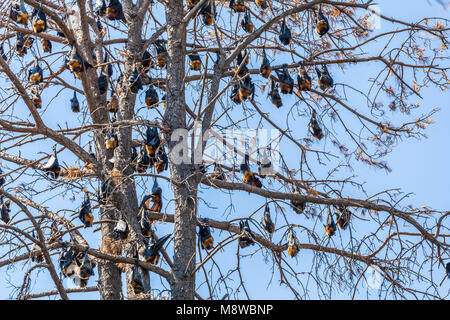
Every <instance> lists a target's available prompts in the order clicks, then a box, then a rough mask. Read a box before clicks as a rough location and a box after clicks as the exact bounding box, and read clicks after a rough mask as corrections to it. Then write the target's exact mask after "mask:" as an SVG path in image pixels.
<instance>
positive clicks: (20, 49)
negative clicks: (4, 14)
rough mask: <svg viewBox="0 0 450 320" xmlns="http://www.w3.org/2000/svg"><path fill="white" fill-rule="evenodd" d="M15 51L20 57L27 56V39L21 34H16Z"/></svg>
mask: <svg viewBox="0 0 450 320" xmlns="http://www.w3.org/2000/svg"><path fill="white" fill-rule="evenodd" d="M15 51H16V53H17V55H18V56H19V57H23V56H24V55H26V54H27V47H26V46H25V39H24V37H23V34H22V33H20V32H17V33H16V43H15Z"/></svg>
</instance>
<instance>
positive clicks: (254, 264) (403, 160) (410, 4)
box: [0, 0, 450, 299]
mask: <svg viewBox="0 0 450 320" xmlns="http://www.w3.org/2000/svg"><path fill="white" fill-rule="evenodd" d="M377 3H378V4H379V5H380V8H381V13H382V14H383V15H386V16H394V17H396V18H398V19H402V20H406V21H410V22H415V21H417V20H419V19H421V18H423V17H433V16H434V17H435V16H441V17H446V18H450V15H449V11H448V10H447V11H445V10H443V9H442V7H441V6H439V5H438V4H437V3H434V2H432V3H430V4H428V3H426V2H425V1H423V0H397V1H388V0H379V1H377ZM392 27H393V25H392V24H390V23H388V22H384V21H383V22H382V25H381V28H382V29H381V30H380V32H382V31H383V30H388V29H391V28H392ZM374 50H376V45H375V46H374ZM55 51H56V50H55ZM27 59H31V55H30V54H29V55H28V56H27ZM15 63H17V62H15ZM274 64H278V63H277V62H276V61H275V62H274ZM254 66H256V64H255V65H254ZM379 67H380V65H377V64H376V63H366V64H364V65H361V66H353V67H351V68H349V69H346V70H345V72H341V71H340V70H338V69H337V68H336V67H333V66H332V67H331V68H330V72H332V73H333V75H334V76H335V80H336V82H338V83H344V82H345V83H348V82H352V83H353V84H355V86H356V87H357V88H358V89H361V90H365V89H366V88H367V87H368V85H369V84H368V79H369V78H370V77H371V76H373V75H374V74H376V72H377V70H378V68H379ZM66 73H68V72H66ZM65 78H66V79H69V80H70V78H71V75H70V74H66V77H65ZM259 78H260V77H259ZM69 83H70V84H72V85H74V84H76V85H77V86H80V84H79V82H78V83H77V82H75V81H74V80H73V79H72V80H70V82H69ZM256 92H257V95H258V93H259V90H258V89H257V91H256ZM51 94H52V92H51V91H50V90H49V92H46V94H45V96H43V97H44V99H46V101H47V103H49V101H50V99H51V98H50V95H51ZM53 94H56V92H54V93H53ZM72 94H73V93H72V92H69V91H68V90H64V91H63V92H61V93H58V95H57V96H56V97H55V99H54V101H52V102H50V103H49V104H48V106H47V108H49V111H48V112H46V113H45V116H44V121H45V122H46V123H47V124H48V125H49V126H50V127H52V128H57V125H58V124H59V125H61V126H65V122H66V121H67V123H68V125H69V126H76V125H79V124H80V121H83V116H82V115H81V114H79V115H78V116H75V115H72V114H69V112H70V111H68V110H69V102H68V101H69V99H70V98H71V96H72ZM421 94H422V96H423V100H421V101H420V102H421V105H422V107H421V109H420V110H419V111H418V113H417V114H421V113H422V112H423V113H426V112H427V111H429V110H431V109H432V108H434V107H439V108H440V112H439V113H438V115H437V116H435V117H434V119H435V120H436V123H435V124H433V125H431V126H430V127H429V128H428V129H427V131H426V133H427V135H428V139H422V140H416V139H409V140H404V141H402V142H400V143H399V144H398V145H396V147H395V149H394V150H393V152H392V153H390V154H389V155H388V156H387V157H386V158H385V159H384V160H385V161H387V162H388V164H389V166H390V168H391V169H392V172H390V173H387V172H385V171H383V170H379V169H374V168H371V167H368V166H366V165H364V164H355V165H354V171H353V172H350V171H347V172H345V171H343V172H342V175H343V176H346V175H352V174H354V175H357V180H358V181H359V182H365V185H364V186H365V188H366V191H367V192H368V194H375V193H377V192H380V191H383V190H385V189H388V188H391V189H393V188H401V190H402V191H403V192H405V193H409V192H411V193H412V194H411V195H410V196H409V198H408V199H406V200H404V201H403V202H402V206H406V205H408V204H413V205H414V206H415V207H420V206H422V205H427V206H430V207H432V208H435V209H439V210H446V209H448V194H449V192H450V187H449V183H450V182H449V181H450V167H449V166H448V159H449V158H450V149H449V148H448V142H447V140H446V138H447V137H449V136H450V127H449V126H448V122H449V119H450V110H449V101H450V94H449V93H448V92H446V93H443V92H442V91H440V90H439V89H434V88H429V89H424V90H423V91H422V92H421ZM261 96H262V97H264V96H265V94H264V95H263V94H261ZM79 98H80V97H79ZM137 101H138V105H139V106H142V105H143V103H142V102H143V96H140V97H139V98H138V100H137ZM259 101H260V102H263V101H264V99H260V100H259ZM188 102H189V101H188ZM283 102H284V103H285V106H290V105H292V104H294V103H295V100H294V98H293V97H286V98H285V96H284V97H283ZM358 103H360V101H358ZM45 106H46V103H45V102H44V107H45ZM262 106H263V110H264V111H269V112H270V117H271V119H272V120H274V121H277V123H278V124H280V125H281V126H282V127H284V126H285V120H284V119H285V117H286V114H285V113H283V109H282V110H281V111H280V112H278V111H277V110H275V109H274V106H273V105H271V104H270V102H268V101H266V103H265V104H263V105H262ZM137 107H138V106H137ZM248 107H249V108H251V106H248ZM24 108H25V107H24V106H20V107H18V108H17V109H18V110H19V111H18V112H23V110H24ZM239 108H240V107H236V108H234V110H233V114H235V115H236V114H239V112H242V111H241V110H240V109H239ZM283 108H286V109H287V108H288V107H283ZM364 108H367V107H366V104H362V105H361V106H360V108H358V110H366V109H364ZM300 109H302V108H300ZM140 115H142V116H143V117H145V118H147V119H152V117H154V116H156V113H155V112H154V111H147V110H141V113H140ZM394 116H395V114H394ZM61 119H64V120H63V121H61ZM353 121H354V120H353ZM307 122H308V119H307V118H306V117H302V118H299V119H298V120H297V121H296V122H295V127H296V128H297V129H296V130H295V131H294V132H293V135H294V136H296V137H305V136H306V134H307V132H306V130H307V129H306V124H307ZM393 122H394V123H395V119H393ZM292 123H294V122H292ZM292 123H291V124H292ZM350 125H352V123H350ZM355 125H358V124H357V123H355ZM264 128H268V129H272V128H271V126H270V125H269V124H267V123H264ZM87 141H88V140H86V139H84V140H83V141H82V145H83V146H87V145H86V143H87ZM52 145H53V144H52V143H51V142H44V143H42V144H34V146H33V147H32V148H30V149H27V150H24V151H23V155H24V156H25V155H28V156H29V157H30V158H31V159H33V158H37V157H39V156H41V155H37V152H39V151H45V152H50V151H51V146H52ZM313 146H314V147H315V148H323V149H327V148H331V142H330V141H328V140H327V139H324V140H323V141H321V142H320V143H315V144H313ZM281 150H282V152H283V154H284V155H285V157H287V158H288V163H289V164H291V165H292V166H295V163H298V162H299V154H298V153H297V152H293V151H292V150H294V149H293V144H292V143H290V142H288V141H286V140H283V141H282V145H281ZM64 155H67V157H66V158H65V157H64ZM70 158H71V156H70V154H69V153H67V152H64V153H63V154H62V155H61V157H60V159H61V160H63V161H67V162H68V163H70ZM314 166H317V172H318V174H319V175H323V174H325V173H326V172H327V169H328V168H324V167H320V166H319V165H316V164H314ZM254 169H255V168H254ZM165 174H168V172H166V173H165ZM35 178H36V176H34V177H24V179H25V180H27V179H30V180H33V179H35ZM263 183H264V184H265V185H266V186H267V181H265V180H263ZM151 184H152V182H151V180H148V181H146V183H145V184H142V183H141V182H140V183H139V186H140V187H139V196H141V195H142V194H143V193H145V191H146V189H148V188H150V187H151ZM160 184H161V185H162V187H163V190H164V191H163V194H164V197H165V199H164V200H165V204H167V207H166V208H165V210H166V212H169V213H172V212H173V206H172V204H171V203H170V201H169V200H170V196H171V194H172V191H171V190H170V187H169V186H168V185H167V184H166V183H165V182H163V181H160ZM49 185H50V183H47V184H45V186H49ZM93 186H96V183H93ZM39 187H41V188H44V186H43V185H39ZM351 192H352V193H350V194H348V196H351V197H361V194H359V193H357V192H355V191H354V190H352V191H351ZM200 197H201V201H200V205H199V216H201V217H211V218H213V219H216V220H231V219H236V218H240V217H244V216H248V215H249V214H250V213H252V212H254V211H255V210H257V209H258V208H260V207H262V206H263V205H264V203H265V200H264V199H263V198H261V197H259V196H257V195H249V194H248V193H246V192H234V193H233V205H234V206H233V210H231V212H230V208H229V205H230V196H229V195H228V193H223V191H220V190H213V189H210V188H207V187H206V186H201V189H200ZM68 198H69V197H68V196H67V197H65V198H64V199H61V198H60V197H57V198H54V199H51V200H49V202H48V203H49V206H50V204H51V206H50V207H52V208H57V207H58V204H61V205H63V206H64V207H68V205H67V203H70V202H68V201H70V200H69V199H68ZM81 201H82V195H81V194H80V195H77V198H76V200H75V201H74V202H73V208H74V209H73V210H75V209H76V208H77V207H78V206H79V205H80V204H81ZM69 206H70V205H69ZM14 210H17V208H16V207H13V212H14ZM287 210H288V211H289V210H290V209H287ZM262 211H263V210H262V209H260V210H259V211H258V212H257V214H256V215H255V216H254V218H255V221H259V220H260V218H261V215H262ZM286 214H287V216H289V217H290V219H292V220H290V222H291V223H296V224H300V225H307V226H310V227H311V226H314V225H316V228H323V226H322V225H323V223H324V221H320V220H317V218H316V217H315V218H307V217H305V216H303V215H302V216H292V215H293V213H292V212H288V213H286ZM95 217H96V219H98V215H97V214H96V215H95ZM272 218H273V219H274V221H275V223H276V224H277V223H278V224H284V221H283V217H282V216H281V215H280V214H279V213H278V212H275V210H273V209H272ZM74 223H75V224H77V225H78V223H79V221H78V219H76V220H75V221H74ZM368 224H369V223H367V222H366V223H363V222H362V221H358V222H356V223H355V225H354V226H353V229H352V230H353V232H355V233H354V235H355V236H356V237H361V236H363V235H364V234H365V233H366V232H369V231H370V230H371V229H370V225H368ZM171 231H172V225H171V224H167V223H158V224H157V233H158V235H159V236H162V235H164V234H166V233H168V232H171ZM284 231H285V230H281V231H280V232H279V233H278V234H277V233H276V234H275V236H274V239H273V240H274V241H275V242H278V241H280V238H281V236H282V235H283V233H284ZM82 233H83V235H86V238H87V240H88V241H89V243H90V245H91V246H92V247H94V248H98V246H99V241H98V239H99V236H100V235H99V232H98V233H97V234H94V235H93V234H92V229H86V230H82ZM213 236H214V238H215V240H216V242H218V241H220V240H222V239H224V238H225V237H228V233H225V232H219V231H214V233H213ZM297 236H298V238H299V241H300V242H302V243H305V242H308V241H309V239H308V237H307V235H306V234H305V233H303V232H300V231H298V232H297ZM338 237H339V236H338ZM324 238H325V236H324ZM345 239H346V235H342V242H341V240H336V241H335V242H334V243H331V244H330V243H328V244H327V242H326V240H325V239H322V241H324V244H326V245H335V246H337V247H340V246H342V244H343V243H344V244H345V243H346V242H345ZM283 242H284V241H283ZM171 246H172V244H170V245H169V248H171ZM236 248H237V241H236V242H233V243H232V244H230V245H228V246H227V247H225V250H223V251H222V252H219V254H218V255H217V256H216V257H215V262H216V263H217V264H218V265H220V266H221V267H222V268H223V270H222V272H224V274H226V273H227V271H228V270H229V269H233V268H235V267H236V263H237V255H236ZM256 249H258V246H254V247H251V248H247V249H243V250H241V254H246V253H250V252H254V251H257V252H256V253H255V255H253V256H247V257H241V262H240V264H241V269H242V276H243V278H244V279H245V280H244V281H245V285H246V289H247V292H248V294H249V296H250V298H252V299H292V298H293V294H292V293H291V292H290V291H289V289H288V288H286V286H285V285H283V284H281V285H280V284H279V278H280V277H279V272H278V271H277V269H276V268H275V269H274V270H273V269H272V258H270V257H269V256H268V252H267V250H265V249H263V250H256ZM0 252H1V250H0ZM169 252H171V250H170V249H169ZM202 256H205V252H204V251H203V252H202ZM447 258H448V257H447ZM55 259H56V257H55ZM266 259H267V260H266ZM286 259H290V258H289V257H287V255H286ZM311 259H312V253H311V252H308V251H307V250H302V251H301V252H300V253H299V255H298V257H297V259H296V261H295V262H293V263H292V266H293V267H294V268H295V270H296V271H298V272H308V271H310V268H311ZM330 259H333V257H330ZM55 261H56V260H55ZM266 262H267V263H266ZM30 263H31V262H27V263H26V264H19V265H16V266H15V267H16V268H17V269H11V270H6V269H2V270H1V275H0V298H2V299H7V298H10V297H11V296H10V295H11V292H12V288H11V284H14V285H16V286H17V285H20V283H21V282H22V280H23V273H24V271H25V270H26V269H27V268H29V267H30ZM164 267H167V265H165V266H164ZM206 267H207V270H209V268H210V267H211V262H209V263H208V264H207V265H206ZM214 270H215V269H214ZM95 271H96V273H98V272H97V270H95ZM215 271H216V270H215ZM272 272H273V273H272ZM231 278H232V281H231V282H230V286H231V287H232V288H236V286H237V284H238V281H239V280H238V278H237V274H233V276H232V277H231ZM35 279H37V280H35V281H34V282H33V283H32V292H39V291H41V290H49V289H52V288H53V285H52V282H51V279H50V277H49V275H48V273H47V272H46V271H44V272H41V273H39V276H38V277H37V278H36V277H35ZM214 279H217V275H215V276H214ZM302 279H307V278H306V277H302ZM95 280H96V277H93V278H91V279H90V280H89V285H93V284H94V283H95ZM309 280H310V281H311V279H309ZM151 281H152V286H153V287H156V288H159V289H163V286H164V287H166V288H167V287H168V286H167V283H165V282H163V284H162V286H161V285H160V281H159V278H158V277H156V276H155V275H153V274H152V275H151ZM202 281H203V272H201V273H199V281H198V285H200V283H201V282H202ZM65 284H67V285H68V286H70V285H71V284H70V280H69V281H65ZM302 285H305V284H304V283H303V284H302ZM298 287H301V286H300V285H298ZM449 288H450V286H449V282H448V281H446V282H445V283H444V285H443V286H442V289H443V290H448V289H449ZM315 289H316V288H314V286H311V284H309V290H310V291H309V297H310V298H318V297H320V296H319V295H318V294H317V291H318V290H315ZM198 293H199V294H200V296H202V297H204V296H207V288H206V286H205V285H203V286H201V288H200V289H199V290H198ZM224 294H225V291H223V294H222V295H224ZM370 294H371V296H370V298H377V291H376V290H372V291H371V292H370ZM220 295H221V294H218V296H220ZM332 296H333V298H339V299H348V298H349V296H348V294H347V293H340V292H339V291H337V292H334V293H333V295H332ZM70 297H71V298H73V299H76V298H84V299H97V298H98V293H87V294H83V295H80V294H71V295H70ZM237 297H239V298H245V294H244V293H243V292H242V290H241V292H240V293H239V294H238V295H237V296H235V295H231V298H237ZM356 297H359V298H365V297H366V295H365V292H361V293H359V294H357V295H356Z"/></svg>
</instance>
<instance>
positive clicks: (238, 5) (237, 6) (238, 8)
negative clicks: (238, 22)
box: [230, 0, 245, 12]
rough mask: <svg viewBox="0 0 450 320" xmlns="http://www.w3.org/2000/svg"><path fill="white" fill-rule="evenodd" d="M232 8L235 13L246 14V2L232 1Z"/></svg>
mask: <svg viewBox="0 0 450 320" xmlns="http://www.w3.org/2000/svg"><path fill="white" fill-rule="evenodd" d="M230 8H232V9H233V11H234V12H244V11H245V2H244V0H230Z"/></svg>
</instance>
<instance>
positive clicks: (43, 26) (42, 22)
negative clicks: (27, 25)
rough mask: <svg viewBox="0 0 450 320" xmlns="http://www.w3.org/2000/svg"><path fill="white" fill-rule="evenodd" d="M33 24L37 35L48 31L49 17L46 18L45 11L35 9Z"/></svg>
mask: <svg viewBox="0 0 450 320" xmlns="http://www.w3.org/2000/svg"><path fill="white" fill-rule="evenodd" d="M31 24H32V26H33V31H34V32H36V33H41V32H44V31H46V30H47V17H46V16H45V13H44V11H42V7H39V9H38V10H36V8H35V9H33V12H32V13H31Z"/></svg>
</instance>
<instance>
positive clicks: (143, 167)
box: [135, 146, 153, 173]
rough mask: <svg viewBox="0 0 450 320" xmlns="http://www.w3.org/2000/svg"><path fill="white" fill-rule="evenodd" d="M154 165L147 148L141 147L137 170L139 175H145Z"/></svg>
mask: <svg viewBox="0 0 450 320" xmlns="http://www.w3.org/2000/svg"><path fill="white" fill-rule="evenodd" d="M152 164H153V163H152V160H151V158H150V157H149V156H148V153H147V148H146V147H145V146H140V147H139V152H138V153H137V158H136V165H135V170H136V171H137V172H139V173H143V172H145V171H147V169H148V168H149V167H150V166H152Z"/></svg>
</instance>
